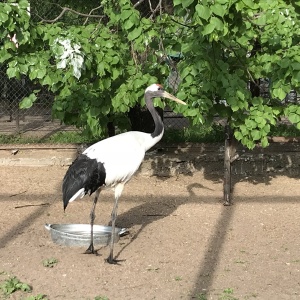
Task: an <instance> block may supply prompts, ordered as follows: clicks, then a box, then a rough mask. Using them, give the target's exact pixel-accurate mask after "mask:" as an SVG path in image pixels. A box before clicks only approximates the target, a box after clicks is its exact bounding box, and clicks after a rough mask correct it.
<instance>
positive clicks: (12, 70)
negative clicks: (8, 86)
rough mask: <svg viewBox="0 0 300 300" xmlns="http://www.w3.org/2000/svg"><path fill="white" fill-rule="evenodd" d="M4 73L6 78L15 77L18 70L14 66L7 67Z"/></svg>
mask: <svg viewBox="0 0 300 300" xmlns="http://www.w3.org/2000/svg"><path fill="white" fill-rule="evenodd" d="M6 74H7V76H8V78H13V77H17V76H18V74H19V72H18V69H17V68H16V67H13V68H8V69H7V70H6Z"/></svg>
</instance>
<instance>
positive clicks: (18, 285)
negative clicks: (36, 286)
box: [0, 276, 32, 297]
mask: <svg viewBox="0 0 300 300" xmlns="http://www.w3.org/2000/svg"><path fill="white" fill-rule="evenodd" d="M0 288H1V290H2V293H3V294H4V296H6V297H7V296H9V295H11V294H12V293H14V292H16V291H23V292H31V290H32V288H31V287H30V286H29V285H28V284H27V283H23V282H21V281H20V280H19V279H18V278H17V277H15V276H13V277H10V278H8V279H6V280H5V281H4V282H3V283H2V284H1V285H0Z"/></svg>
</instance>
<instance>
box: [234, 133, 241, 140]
mask: <svg viewBox="0 0 300 300" xmlns="http://www.w3.org/2000/svg"><path fill="white" fill-rule="evenodd" d="M234 137H235V138H236V139H237V140H238V141H240V140H241V139H242V138H243V134H242V133H241V132H240V131H235V132H234Z"/></svg>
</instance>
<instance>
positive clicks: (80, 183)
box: [62, 154, 106, 209]
mask: <svg viewBox="0 0 300 300" xmlns="http://www.w3.org/2000/svg"><path fill="white" fill-rule="evenodd" d="M105 178H106V171H105V168H104V164H103V163H101V162H98V161H97V160H96V159H91V158H89V157H88V156H86V155H85V154H80V155H79V156H78V157H77V158H76V159H75V161H74V162H73V163H72V165H71V166H70V167H69V169H68V171H67V173H66V175H65V177H64V180H63V184H62V192H63V203H64V209H66V208H67V206H68V203H69V201H70V199H71V198H72V197H73V196H74V195H75V194H76V193H78V192H79V191H80V190H81V189H83V192H84V194H87V193H90V194H92V193H93V192H95V191H96V190H97V189H98V188H99V187H101V186H102V185H104V184H105ZM81 194H82V193H79V194H78V196H80V195H81ZM74 200H75V199H74Z"/></svg>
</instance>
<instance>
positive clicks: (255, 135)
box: [251, 129, 261, 141]
mask: <svg viewBox="0 0 300 300" xmlns="http://www.w3.org/2000/svg"><path fill="white" fill-rule="evenodd" d="M251 136H252V139H253V140H254V141H258V140H260V138H261V132H260V131H259V130H257V129H255V130H252V131H251Z"/></svg>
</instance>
